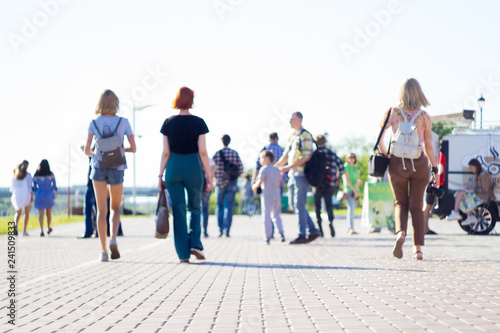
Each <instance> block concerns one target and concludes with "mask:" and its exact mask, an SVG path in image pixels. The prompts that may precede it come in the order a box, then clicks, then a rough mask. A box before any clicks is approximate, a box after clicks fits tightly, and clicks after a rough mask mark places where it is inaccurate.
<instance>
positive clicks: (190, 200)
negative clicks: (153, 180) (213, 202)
mask: <svg viewBox="0 0 500 333" xmlns="http://www.w3.org/2000/svg"><path fill="white" fill-rule="evenodd" d="M193 102H194V92H193V90H191V89H189V88H188V87H181V88H180V89H179V91H178V92H177V95H176V97H175V99H174V101H173V103H172V108H173V109H175V110H178V114H177V115H174V116H171V117H169V118H167V119H166V120H165V121H164V123H163V126H162V127H161V130H160V132H161V133H162V134H163V152H162V155H161V161H160V173H159V174H158V177H159V182H158V188H159V190H160V191H163V190H164V189H165V187H166V188H167V190H168V193H169V195H170V199H171V201H172V215H173V226H174V245H175V251H176V252H177V256H178V257H179V260H180V262H181V263H189V258H190V256H191V255H194V256H195V257H196V259H200V260H203V259H205V255H204V253H203V252H202V251H203V245H202V243H201V205H202V202H201V198H202V191H203V188H204V185H203V182H205V191H206V192H208V191H211V190H212V179H213V178H212V172H211V169H210V162H209V159H208V153H207V148H206V137H205V135H206V134H207V133H208V127H207V124H206V123H205V121H204V120H203V119H202V118H200V117H197V116H195V115H192V114H191V113H190V111H189V110H190V109H191V108H192V107H193ZM203 171H204V172H205V175H206V176H205V180H204V177H203ZM163 176H165V181H163V180H162V177H163ZM186 193H187V206H186ZM187 211H189V213H190V214H189V215H190V220H189V222H188V221H187Z"/></svg>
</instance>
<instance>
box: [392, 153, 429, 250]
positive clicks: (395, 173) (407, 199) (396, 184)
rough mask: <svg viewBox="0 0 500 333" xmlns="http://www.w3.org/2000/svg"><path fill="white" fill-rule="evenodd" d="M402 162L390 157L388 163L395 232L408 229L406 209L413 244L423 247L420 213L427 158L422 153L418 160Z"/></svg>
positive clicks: (421, 213)
mask: <svg viewBox="0 0 500 333" xmlns="http://www.w3.org/2000/svg"><path fill="white" fill-rule="evenodd" d="M413 164H414V166H415V170H416V171H413V166H412V163H411V160H410V159H407V158H406V159H405V160H404V165H405V167H406V170H404V169H403V160H402V158H401V157H396V156H391V160H390V163H389V182H390V183H391V187H392V193H393V195H394V201H395V202H396V212H395V214H396V232H399V231H404V232H405V233H406V230H407V228H408V209H409V210H410V212H411V220H412V226H413V244H414V245H424V234H425V232H424V214H423V211H422V208H423V200H424V191H425V188H426V186H427V184H428V182H429V166H428V161H427V157H426V156H425V155H424V153H423V152H422V155H420V158H418V159H415V160H413Z"/></svg>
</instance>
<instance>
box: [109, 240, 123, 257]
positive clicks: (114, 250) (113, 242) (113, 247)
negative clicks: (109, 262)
mask: <svg viewBox="0 0 500 333" xmlns="http://www.w3.org/2000/svg"><path fill="white" fill-rule="evenodd" d="M109 249H110V250H111V259H113V260H114V259H119V258H120V252H118V244H116V239H114V238H111V240H110V241H109Z"/></svg>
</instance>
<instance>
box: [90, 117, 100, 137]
mask: <svg viewBox="0 0 500 333" xmlns="http://www.w3.org/2000/svg"><path fill="white" fill-rule="evenodd" d="M92 122H93V123H94V126H95V129H96V130H97V134H99V137H101V136H102V134H101V132H100V131H99V127H97V123H96V122H95V119H92Z"/></svg>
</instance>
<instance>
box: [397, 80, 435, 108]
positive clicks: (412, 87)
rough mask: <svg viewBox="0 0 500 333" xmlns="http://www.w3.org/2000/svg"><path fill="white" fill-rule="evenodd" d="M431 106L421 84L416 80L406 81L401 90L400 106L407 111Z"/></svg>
mask: <svg viewBox="0 0 500 333" xmlns="http://www.w3.org/2000/svg"><path fill="white" fill-rule="evenodd" d="M429 105H430V103H429V101H428V100H427V98H426V97H425V95H424V92H423V91H422V88H421V87H420V83H418V81H417V80H416V79H414V78H409V79H406V81H405V82H404V83H403V84H402V85H401V88H400V89H399V106H401V107H402V108H403V109H405V110H408V111H414V110H419V109H420V108H421V107H426V106H429Z"/></svg>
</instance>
